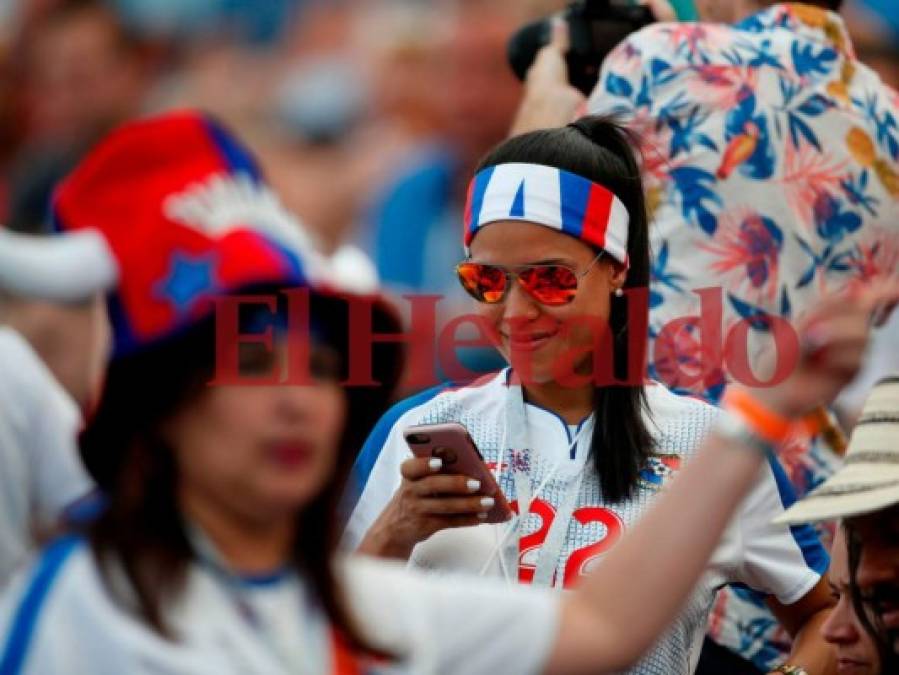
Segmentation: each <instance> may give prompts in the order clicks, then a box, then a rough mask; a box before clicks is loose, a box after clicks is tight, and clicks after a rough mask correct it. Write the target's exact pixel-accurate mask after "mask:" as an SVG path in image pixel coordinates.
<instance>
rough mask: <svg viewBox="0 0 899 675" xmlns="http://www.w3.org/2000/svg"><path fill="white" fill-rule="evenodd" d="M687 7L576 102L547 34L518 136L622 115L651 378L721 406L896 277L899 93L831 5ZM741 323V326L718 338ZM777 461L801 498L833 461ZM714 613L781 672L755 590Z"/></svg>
mask: <svg viewBox="0 0 899 675" xmlns="http://www.w3.org/2000/svg"><path fill="white" fill-rule="evenodd" d="M647 2H648V4H651V5H652V6H653V9H654V11H655V12H656V15H657V16H658V17H659V18H663V14H664V18H670V17H672V16H673V13H671V12H670V7H667V3H666V2H665V1H664V0H647ZM696 4H697V9H698V10H699V14H700V17H701V22H700V23H657V24H653V25H651V26H649V27H648V28H645V29H643V30H641V31H639V32H637V33H634V34H632V35H631V36H630V37H629V38H628V39H626V40H625V41H624V42H623V43H622V44H620V45H619V46H618V47H617V48H616V49H615V50H614V51H613V52H612V53H611V54H610V55H609V56H608V57H607V58H606V60H605V61H604V63H603V67H602V71H601V74H600V81H599V83H598V85H597V86H596V88H595V90H594V92H593V95H592V96H591V98H590V100H589V101H588V102H587V104H586V108H585V107H584V105H583V102H582V101H581V105H580V107H579V108H578V96H577V93H576V91H575V90H573V88H572V87H570V86H568V85H567V83H564V61H562V59H561V58H560V50H561V51H564V35H563V36H562V38H561V41H560V38H559V36H558V33H559V31H558V29H557V30H556V34H555V37H554V43H555V44H554V45H553V46H554V47H555V51H554V50H553V49H552V47H551V48H550V49H548V50H544V51H543V52H542V53H541V55H540V56H539V57H538V60H537V62H536V64H535V66H534V67H533V68H532V71H531V73H529V76H528V82H527V87H526V94H525V99H524V102H523V104H522V108H521V110H520V111H519V119H518V121H517V123H516V127H515V129H514V132H520V131H525V130H527V129H529V128H535V127H539V126H554V125H557V124H564V123H565V122H567V121H568V120H569V119H570V118H571V116H572V114H573V112H574V111H575V110H576V109H578V112H581V113H583V112H584V111H585V110H586V112H589V113H591V114H597V113H614V114H617V115H619V116H620V117H621V118H622V120H623V121H624V122H626V123H628V125H629V126H630V127H631V128H632V129H633V130H634V131H635V132H637V133H638V134H639V136H640V139H641V144H642V149H643V158H644V159H643V175H644V182H645V186H646V190H647V195H648V202H649V206H650V209H651V211H652V214H651V215H652V223H653V224H652V230H651V237H652V244H653V251H654V254H655V255H654V263H653V277H652V284H653V285H652V289H651V318H650V321H651V334H652V338H653V352H652V353H651V354H650V358H651V363H650V370H651V375H652V376H653V377H655V378H657V379H659V380H662V381H663V382H665V383H666V384H668V385H669V386H670V387H671V388H672V389H675V390H677V391H680V392H682V393H690V394H694V395H700V396H703V397H705V398H707V399H709V400H712V401H715V400H717V399H718V397H719V396H720V395H721V392H722V390H723V388H724V385H725V383H726V382H727V381H729V380H730V379H733V378H735V377H736V378H738V379H743V380H744V381H746V380H747V379H748V378H751V377H753V374H752V372H751V371H747V368H746V364H748V363H753V362H754V361H755V357H756V356H757V355H758V353H759V351H760V349H761V348H762V347H763V346H764V345H765V343H766V342H770V340H771V336H772V332H773V329H776V328H777V318H778V317H783V318H785V319H787V320H795V319H797V318H798V317H800V316H801V315H802V313H803V311H804V310H805V309H806V308H807V307H809V306H810V305H811V304H813V303H814V301H815V300H816V299H818V298H820V297H821V296H822V295H830V294H834V293H838V292H840V291H841V290H843V289H845V288H847V287H849V286H851V285H852V284H857V283H864V282H867V281H870V280H871V279H872V278H874V277H877V276H881V275H889V274H897V273H899V96H897V94H896V92H894V91H892V90H891V89H889V88H888V87H887V86H885V85H884V84H883V83H882V82H881V81H880V80H879V78H878V77H877V75H876V74H875V73H874V72H873V71H872V70H870V69H869V68H867V67H865V66H864V65H863V64H862V63H860V62H859V61H858V60H856V58H855V55H854V52H853V48H852V43H851V41H850V39H849V37H848V35H847V32H846V29H845V26H844V24H843V22H842V20H841V19H840V17H839V15H838V14H836V13H835V12H836V10H838V9H839V5H840V4H841V3H840V0H819V1H817V2H814V3H813V2H811V1H810V2H809V3H808V4H773V3H766V2H753V1H752V0H729V1H727V2H724V1H722V0H698V1H697V3H696ZM829 10H831V11H829ZM562 32H563V33H564V31H562ZM697 289H707V290H703V291H702V292H701V293H697V292H696V291H697ZM701 312H702V313H703V314H704V315H705V316H706V317H707V318H709V319H711V320H712V321H713V322H717V321H718V320H719V319H716V316H718V317H720V322H721V325H722V326H721V327H722V332H721V337H722V343H723V344H721V345H716V344H714V343H711V342H710V341H708V337H709V336H708V335H706V336H705V338H706V342H703V337H704V336H703V330H702V327H701V326H702V322H701V321H700V318H699V315H700V314H701ZM744 319H745V320H746V321H743V320H744ZM672 322H676V323H672ZM740 323H742V324H743V325H744V327H745V326H746V325H747V324H748V326H749V330H748V331H746V334H745V335H741V334H740V333H739V330H738V331H737V332H735V333H734V334H733V338H734V339H733V340H732V341H730V342H728V340H727V338H728V336H729V335H730V334H731V331H732V330H733V329H734V327H735V326H737V325H738V324H740ZM666 326H668V327H667V328H666ZM706 332H707V333H708V331H706ZM722 354H723V356H722ZM741 356H742V357H743V358H740V357H741ZM784 461H785V464H786V466H787V469H788V472H789V474H790V477H791V479H792V480H793V483H794V484H795V487H796V489H797V491H798V492H799V493H800V494H804V493H805V492H807V491H808V490H810V489H811V488H813V487H815V486H816V485H818V484H819V483H821V482H822V481H823V480H824V479H825V478H826V477H827V476H828V475H829V474H830V473H831V472H832V470H833V468H834V467H835V464H836V463H837V461H838V460H837V458H836V456H835V455H834V454H833V453H832V452H831V451H830V450H829V448H827V447H826V446H825V445H824V444H823V443H820V442H816V443H814V444H810V443H809V441H808V439H803V438H797V439H796V441H795V443H794V451H793V452H792V453H790V454H789V455H787V456H786V457H784ZM716 609H717V611H716V613H715V615H714V617H713V619H712V622H711V626H710V633H711V636H712V637H713V638H714V639H715V640H716V641H717V642H718V643H719V644H722V645H724V646H726V647H729V648H730V649H732V650H733V651H734V652H736V653H738V654H740V655H741V656H743V657H744V658H745V659H748V660H750V661H752V662H753V663H754V664H755V665H756V667H758V668H760V669H762V670H763V671H768V670H771V669H772V668H777V667H778V666H779V664H781V663H782V660H783V658H784V656H785V654H786V653H787V652H788V644H789V636H788V634H787V632H786V630H785V629H784V628H783V627H782V626H781V625H780V624H779V623H778V622H777V620H776V619H775V618H774V616H772V614H771V612H770V611H768V609H767V608H766V607H765V605H764V602H763V601H762V600H761V599H760V598H756V597H753V596H752V595H751V594H749V593H748V592H745V591H742V590H738V589H729V590H727V591H725V592H722V593H721V594H720V596H719V603H718V607H717V608H716ZM719 668H720V667H719ZM721 672H723V671H721ZM727 672H729V673H734V672H736V670H734V669H733V666H730V665H729V666H727ZM782 672H790V671H789V670H788V669H787V670H783V671H782Z"/></svg>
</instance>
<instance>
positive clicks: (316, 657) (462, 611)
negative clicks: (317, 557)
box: [0, 537, 559, 675]
mask: <svg viewBox="0 0 899 675" xmlns="http://www.w3.org/2000/svg"><path fill="white" fill-rule="evenodd" d="M338 576H339V578H340V579H341V581H342V585H343V590H344V595H345V597H346V600H347V602H348V609H349V611H350V614H351V616H352V617H353V618H354V619H355V621H356V623H357V625H358V626H359V628H360V630H361V631H362V632H363V634H364V635H366V636H367V637H368V639H369V640H371V642H372V643H373V644H374V645H375V646H377V647H379V648H381V649H384V650H385V651H388V652H389V653H391V654H393V655H396V656H397V657H398V660H397V661H395V662H393V663H379V664H366V665H365V667H364V669H360V670H359V671H358V673H359V675H362V674H363V672H364V674H365V675H388V674H390V675H401V674H409V675H444V674H445V675H450V674H458V675H463V674H464V675H496V674H497V673H505V672H508V673H516V675H518V674H522V675H526V674H529V673H539V672H542V670H543V669H544V666H545V664H546V661H547V659H548V658H549V653H550V650H551V648H552V645H553V642H554V640H555V637H556V635H557V634H558V623H559V602H558V598H557V597H556V596H555V595H554V594H551V593H549V592H547V591H543V592H535V591H532V590H531V589H521V590H520V591H519V592H517V593H509V591H508V589H507V588H505V587H503V586H501V585H497V584H496V583H495V582H487V581H485V580H482V579H472V578H470V577H468V578H462V579H459V580H458V582H457V583H454V584H452V585H450V586H447V585H446V584H443V583H440V582H438V581H437V580H434V579H432V578H430V577H427V576H424V575H421V574H416V573H414V572H410V571H409V570H406V569H405V568H403V567H402V566H400V565H397V564H395V563H389V562H386V561H382V560H374V559H366V558H363V557H355V558H353V559H352V560H347V561H344V562H343V563H341V564H340V566H339V575H338ZM235 582H236V583H237V586H235ZM165 616H166V620H167V623H168V625H169V627H170V628H171V629H173V631H174V633H175V635H176V636H177V640H167V639H164V638H162V637H160V636H159V635H158V634H157V633H155V632H153V631H152V630H151V629H150V628H149V627H147V626H146V625H145V624H144V623H142V622H140V621H139V620H138V619H137V618H136V616H135V615H134V614H133V613H131V612H128V611H126V610H125V609H124V608H123V607H122V606H121V605H119V604H116V603H114V602H113V601H112V599H111V596H110V594H109V593H108V591H107V589H106V588H105V586H104V582H103V580H102V579H101V577H100V575H99V573H98V569H97V564H96V562H95V558H94V555H93V552H92V551H91V550H90V548H89V546H88V545H87V544H86V543H85V542H84V541H82V540H81V539H79V538H75V537H71V538H66V539H62V540H60V541H58V542H57V543H56V544H54V545H53V546H51V547H49V548H48V549H47V551H46V552H45V553H44V555H43V556H42V557H41V559H40V560H39V561H38V562H37V564H36V565H35V566H34V568H33V569H32V570H28V571H27V573H26V574H23V575H22V578H21V579H19V580H17V581H16V582H14V583H13V584H12V585H11V586H10V587H9V588H8V589H7V591H6V593H5V594H4V595H3V596H0V673H3V675H69V674H71V675H83V674H85V673H90V674H91V675H123V674H126V673H127V675H160V674H162V673H165V674H166V675H330V674H332V673H337V672H339V673H340V675H350V673H351V672H352V671H351V670H346V669H343V670H342V669H340V668H338V667H337V666H336V665H335V662H336V661H337V659H336V658H335V654H336V652H335V650H334V648H333V636H332V633H331V630H330V628H329V625H328V623H327V622H326V620H325V617H324V615H323V614H322V612H321V611H320V610H319V609H318V607H317V605H316V604H315V602H313V601H312V598H311V595H310V593H309V589H308V587H307V586H306V584H304V583H303V582H302V581H301V580H300V579H299V578H298V577H297V576H296V575H294V574H280V575H274V576H272V577H268V578H258V577H257V578H251V579H239V580H234V579H232V580H231V583H230V584H226V583H224V582H223V581H222V579H221V578H220V576H219V575H218V574H217V573H216V572H215V571H214V570H213V569H212V568H210V567H209V566H207V565H204V564H201V563H194V564H192V565H191V566H190V568H189V571H188V575H187V580H186V585H185V587H184V591H183V592H182V594H181V595H180V596H179V597H178V599H177V601H176V602H174V603H172V606H170V607H168V608H167V609H166V611H165ZM251 617H252V620H251ZM498 627H502V630H498Z"/></svg>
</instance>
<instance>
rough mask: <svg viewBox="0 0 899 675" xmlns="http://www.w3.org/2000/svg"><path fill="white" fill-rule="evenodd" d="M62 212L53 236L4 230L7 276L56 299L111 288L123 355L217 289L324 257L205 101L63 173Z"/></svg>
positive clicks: (113, 137) (133, 131) (304, 276)
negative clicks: (200, 108) (203, 110)
mask: <svg viewBox="0 0 899 675" xmlns="http://www.w3.org/2000/svg"><path fill="white" fill-rule="evenodd" d="M52 215H53V219H54V223H55V225H56V228H57V229H58V231H59V232H60V235H58V236H55V237H40V238H27V237H24V236H23V235H16V234H13V233H10V232H0V285H2V286H6V287H8V288H11V289H12V290H13V291H14V292H15V291H19V292H21V293H23V294H27V295H34V296H40V297H45V298H49V299H56V300H70V299H79V298H86V297H90V296H91V295H93V294H94V293H97V292H103V291H107V292H109V307H110V316H111V319H112V322H113V326H114V329H115V355H116V356H120V355H123V354H127V353H129V352H131V351H134V350H135V349H137V348H138V347H141V346H143V345H146V344H147V343H149V342H152V341H155V340H158V339H161V338H164V337H166V336H169V335H171V334H173V333H175V332H176V331H178V330H179V329H180V328H182V327H184V326H188V325H191V324H192V323H194V322H195V321H196V320H197V319H198V318H200V317H201V316H203V315H205V314H207V313H209V312H211V310H212V307H213V299H214V298H215V297H216V296H217V295H221V294H225V293H233V292H236V291H239V290H240V289H243V288H248V287H251V286H258V285H261V284H277V285H283V286H292V285H308V283H309V278H308V277H309V276H310V274H309V271H310V266H312V267H315V264H314V253H313V252H312V251H311V247H310V246H309V244H308V237H307V236H306V235H305V234H304V232H303V230H302V228H301V226H300V224H299V223H298V222H297V221H296V220H294V219H293V218H292V217H291V216H290V215H289V214H288V213H287V212H286V211H285V210H284V209H283V208H282V207H281V205H280V203H279V202H278V200H277V198H276V197H275V195H274V194H273V193H272V192H271V190H270V189H269V188H268V187H267V186H266V184H265V182H264V181H263V179H262V177H261V174H260V172H259V169H258V168H257V166H256V163H255V162H254V160H253V158H252V157H251V155H250V154H249V152H248V151H247V150H246V149H245V148H243V147H242V146H241V145H240V144H239V143H238V142H237V141H236V140H235V139H234V138H233V137H232V136H231V135H230V134H229V133H228V132H227V131H225V130H224V129H223V128H222V127H221V126H220V125H219V124H217V123H216V122H215V121H213V120H212V119H210V118H209V117H207V116H205V115H203V114H200V113H197V112H179V113H173V114H166V115H163V116H159V117H155V118H152V119H146V120H142V121H137V122H133V123H129V124H126V125H125V126H123V127H121V128H119V129H118V130H117V131H114V132H113V133H111V134H110V135H109V136H107V137H106V138H105V139H104V140H103V141H102V142H101V143H100V144H99V145H97V146H96V147H95V148H94V149H93V150H92V151H91V152H90V153H89V154H88V155H87V157H85V158H84V160H83V161H82V162H81V163H80V164H79V165H78V167H77V168H76V169H75V170H74V171H73V172H72V173H71V174H70V175H69V176H68V177H67V178H66V179H65V180H64V181H63V182H62V183H61V184H60V186H59V187H58V189H57V190H56V192H55V195H54V198H53V203H52ZM310 262H312V264H311V265H310Z"/></svg>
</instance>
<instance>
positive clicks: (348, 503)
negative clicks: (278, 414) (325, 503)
mask: <svg viewBox="0 0 899 675" xmlns="http://www.w3.org/2000/svg"><path fill="white" fill-rule="evenodd" d="M450 386H451V385H449V384H439V385H437V386H436V387H432V388H431V389H426V390H425V391H423V392H420V393H418V394H416V395H415V396H410V397H409V398H407V399H404V400H402V401H400V402H399V403H397V404H396V405H394V406H393V407H392V408H390V410H388V411H387V412H386V413H384V415H383V416H382V417H381V419H380V420H378V423H377V424H376V425H375V427H374V429H372V431H371V433H370V434H369V436H368V438H367V439H366V441H365V443H364V444H363V446H362V450H360V452H359V455H358V456H357V457H356V461H355V463H354V464H353V468H352V470H351V471H350V476H349V480H348V481H347V487H346V492H345V493H344V495H343V499H342V501H341V508H340V512H341V516H342V521H343V522H344V523H345V522H346V520H347V519H348V518H349V516H350V514H351V513H352V512H353V509H355V508H356V504H357V503H358V501H359V497H360V496H361V495H362V491H363V490H364V489H365V486H366V485H367V484H368V479H369V477H370V476H371V472H372V469H373V468H374V466H375V463H376V462H377V461H378V457H379V456H380V454H381V450H382V449H383V448H384V444H385V443H386V441H387V436H388V435H389V434H390V430H391V429H393V427H394V425H395V424H396V423H397V421H398V420H399V419H400V417H402V416H403V415H404V414H406V413H407V412H408V411H410V410H412V409H413V408H416V407H418V406H420V405H424V404H425V403H427V402H428V401H430V400H431V399H433V398H434V397H435V396H437V395H438V394H439V393H440V392H442V391H445V390H446V389H447V388H449V387H450Z"/></svg>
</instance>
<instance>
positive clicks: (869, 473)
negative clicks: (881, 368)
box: [774, 373, 899, 524]
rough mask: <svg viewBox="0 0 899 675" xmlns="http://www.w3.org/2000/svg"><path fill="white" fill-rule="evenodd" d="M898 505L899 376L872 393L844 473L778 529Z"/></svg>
mask: <svg viewBox="0 0 899 675" xmlns="http://www.w3.org/2000/svg"><path fill="white" fill-rule="evenodd" d="M895 504H899V373H897V374H895V375H891V376H889V377H886V378H884V379H882V380H880V382H878V383H877V384H876V385H875V386H874V388H873V389H872V390H871V393H870V395H869V396H868V400H867V401H866V402H865V407H864V409H863V411H862V416H861V418H860V419H859V421H858V424H857V425H856V427H855V429H854V430H853V432H852V437H851V439H850V441H849V450H848V452H847V453H846V458H845V460H844V464H843V467H842V468H841V469H840V470H839V471H837V472H836V473H835V474H834V475H833V476H831V477H830V479H829V480H827V481H826V482H825V483H824V484H823V485H821V486H820V487H819V488H818V489H816V490H814V491H812V492H811V493H809V494H808V496H806V497H805V499H802V500H800V501H799V502H797V503H796V504H794V505H793V506H792V507H791V508H789V509H788V510H787V511H785V512H784V513H783V514H782V515H780V516H779V517H778V518H777V519H775V521H774V522H776V523H788V524H795V523H805V522H809V521H818V520H831V519H834V518H847V517H851V516H858V515H862V514H865V513H871V512H873V511H879V510H881V509H884V508H887V507H890V506H893V505H895Z"/></svg>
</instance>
